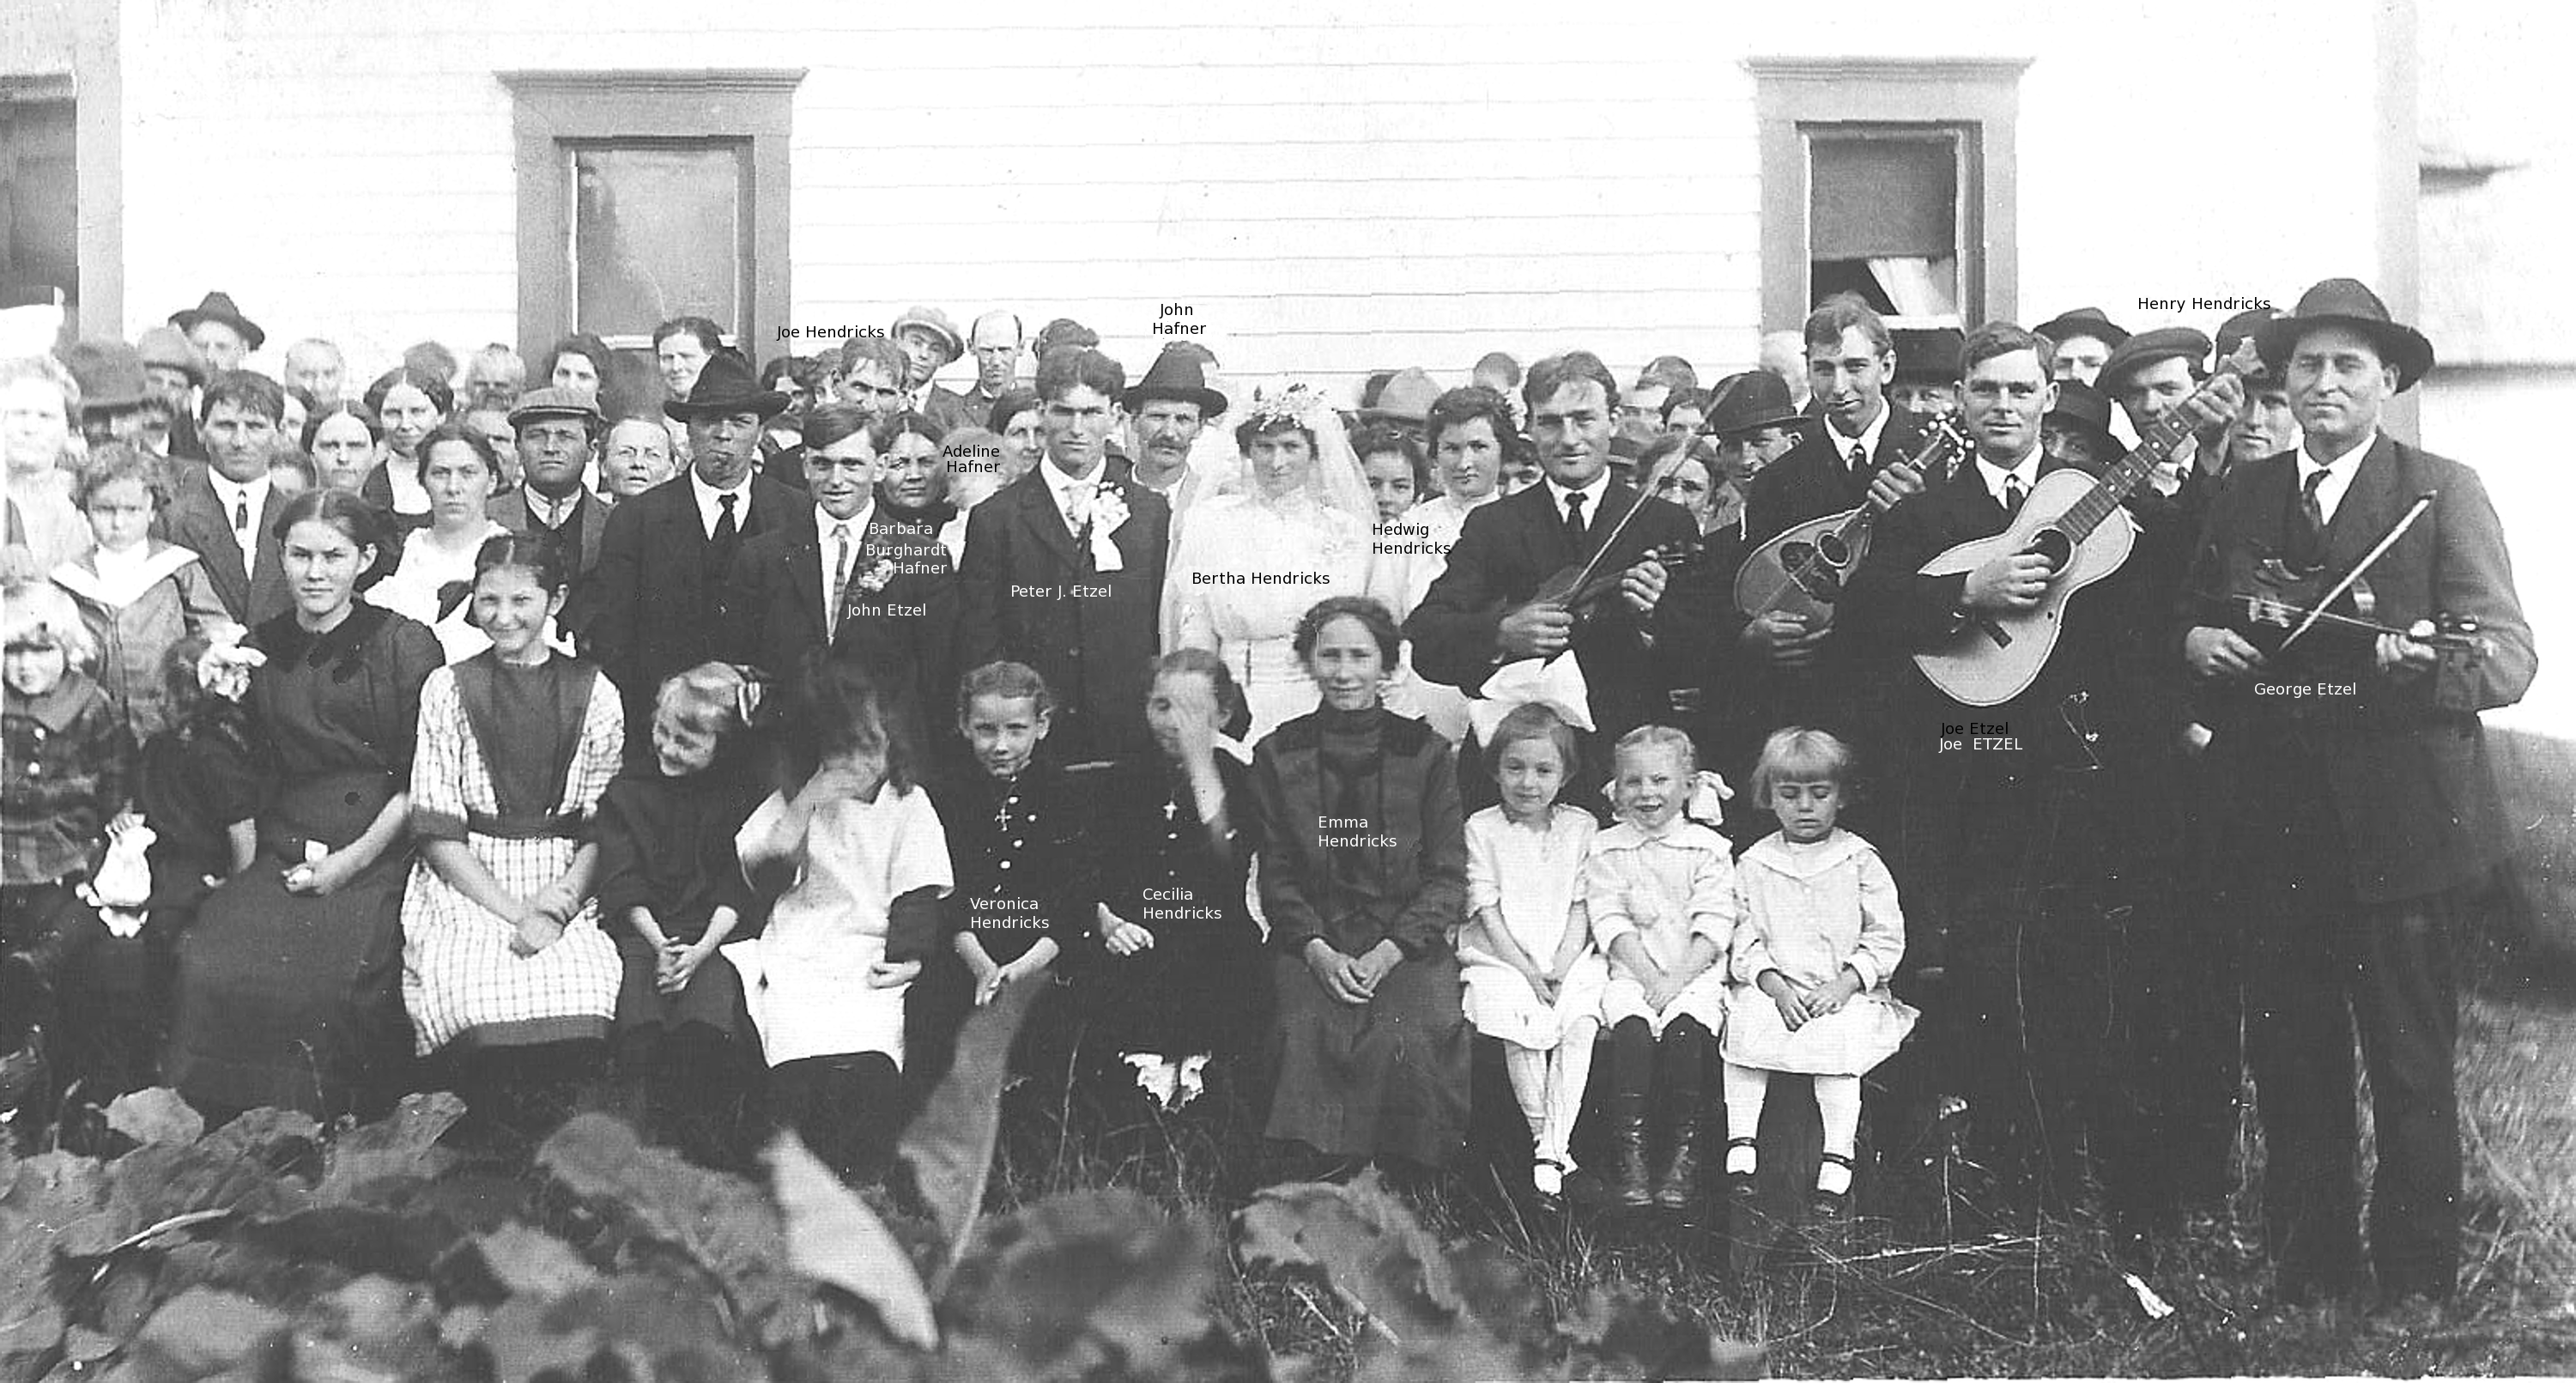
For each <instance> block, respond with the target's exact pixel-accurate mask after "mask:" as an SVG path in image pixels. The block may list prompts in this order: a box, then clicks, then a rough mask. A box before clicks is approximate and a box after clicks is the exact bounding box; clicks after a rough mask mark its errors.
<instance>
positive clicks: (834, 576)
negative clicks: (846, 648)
mask: <svg viewBox="0 0 2576 1383" xmlns="http://www.w3.org/2000/svg"><path fill="white" fill-rule="evenodd" d="M876 511H877V502H876V497H875V496H873V495H871V496H869V498H868V502H867V503H866V504H863V505H861V506H859V512H857V513H855V514H852V515H851V516H850V517H848V518H846V519H836V518H833V517H832V516H831V515H830V514H827V513H825V512H823V506H821V505H819V504H818V505H815V506H814V532H815V535H816V536H817V537H818V538H820V539H821V540H822V552H823V562H822V567H823V589H822V593H821V594H822V598H823V627H824V629H826V630H831V631H838V630H839V628H840V611H839V610H837V609H835V608H834V607H833V605H832V592H833V590H834V588H835V587H836V586H837V587H838V588H839V589H840V590H842V591H844V592H847V591H848V589H849V586H848V582H849V578H850V576H851V574H852V572H851V569H852V568H855V567H856V566H857V565H858V563H859V548H860V545H861V544H863V543H865V542H866V541H867V537H868V518H869V516H870V515H873V514H874V513H876ZM843 533H847V534H849V544H848V549H847V551H848V554H849V564H850V565H849V566H848V567H843V566H840V565H838V564H839V562H840V561H841V558H842V552H843V546H842V543H841V536H840V535H841V534H843Z"/></svg>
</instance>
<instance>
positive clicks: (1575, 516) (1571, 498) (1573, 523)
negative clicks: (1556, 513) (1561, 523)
mask: <svg viewBox="0 0 2576 1383" xmlns="http://www.w3.org/2000/svg"><path fill="white" fill-rule="evenodd" d="M1583 499H1584V495H1583V492H1582V491H1581V490H1576V491H1574V492H1573V493H1572V494H1569V495H1567V496H1566V497H1565V540H1566V541H1567V542H1569V543H1572V544H1573V545H1574V546H1576V547H1581V546H1583V535H1584V533H1585V532H1586V531H1587V530H1586V526H1585V524H1584V522H1583Z"/></svg>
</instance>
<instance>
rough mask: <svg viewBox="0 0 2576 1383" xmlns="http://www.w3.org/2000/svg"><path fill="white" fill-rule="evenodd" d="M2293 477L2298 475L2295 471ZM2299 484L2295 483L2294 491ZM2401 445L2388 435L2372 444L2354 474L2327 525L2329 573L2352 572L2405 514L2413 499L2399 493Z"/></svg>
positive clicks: (2292, 471) (2293, 470)
mask: <svg viewBox="0 0 2576 1383" xmlns="http://www.w3.org/2000/svg"><path fill="white" fill-rule="evenodd" d="M2291 474H2292V475H2294V476H2295V475H2296V474H2298V470H2297V468H2296V467H2295V466H2294V467H2292V468H2291ZM2296 485H2297V482H2295V481H2293V482H2292V488H2293V490H2295V489H2296ZM2398 491H2399V486H2398V483H2397V443H2395V442H2394V441H2391V440H2390V439H2389V436H2388V434H2387V433H2384V432H2383V433H2381V434H2380V435H2379V440H2377V441H2375V442H2373V443H2371V444H2370V450H2369V451H2367V452H2364V453H2363V454H2362V458H2361V467H2360V469H2358V470H2356V471H2354V472H2353V476H2352V484H2351V485H2350V486H2348V487H2347V488H2346V489H2345V490H2344V492H2343V502H2342V503H2341V504H2338V505H2336V506H2335V512H2334V518H2333V519H2332V520H2330V521H2329V522H2328V523H2327V524H2326V570H2327V571H2328V572H2331V573H2333V574H2335V575H2337V576H2340V575H2342V574H2343V573H2345V572H2347V571H2350V570H2352V565H2353V563H2355V562H2358V561H2360V560H2361V559H2362V557H2363V556H2364V555H2365V554H2366V553H2368V552H2369V551H2370V546H2371V544H2373V543H2376V542H2378V541H2379V540H2380V538H2381V537H2382V536H2383V535H2384V534H2386V533H2387V532H2388V527H2389V525H2391V524H2393V523H2395V522H2397V516H2398V515H2399V514H2401V513H2403V512H2404V511H2405V508H2406V505H2407V504H2408V503H2409V502H2410V501H2411V500H2412V499H2413V496H2411V495H2402V494H2400V493H2398Z"/></svg>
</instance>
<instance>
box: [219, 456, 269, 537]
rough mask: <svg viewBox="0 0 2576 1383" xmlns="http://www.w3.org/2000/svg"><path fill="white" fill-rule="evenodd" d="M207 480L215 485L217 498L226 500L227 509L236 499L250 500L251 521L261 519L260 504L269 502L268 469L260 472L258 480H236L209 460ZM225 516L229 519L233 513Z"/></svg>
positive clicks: (254, 521)
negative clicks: (217, 468)
mask: <svg viewBox="0 0 2576 1383" xmlns="http://www.w3.org/2000/svg"><path fill="white" fill-rule="evenodd" d="M206 481H207V483H208V484H211V485H213V486H214V487H215V496H216V498H218V499H221V500H222V501H224V506H225V508H227V509H230V508H231V507H232V503H233V501H234V500H248V501H250V513H251V521H252V522H253V523H257V522H258V521H259V510H260V506H261V505H264V504H266V503H268V473H267V472H266V471H262V472H260V476H259V479H257V480H235V479H233V478H231V477H230V476H227V475H225V474H224V473H223V472H222V471H219V470H216V469H215V467H214V464H213V463H212V462H208V463H207V465H206ZM224 517H225V519H226V520H227V521H229V520H230V519H231V518H232V515H230V514H229V513H228V514H226V515H225V516H224Z"/></svg>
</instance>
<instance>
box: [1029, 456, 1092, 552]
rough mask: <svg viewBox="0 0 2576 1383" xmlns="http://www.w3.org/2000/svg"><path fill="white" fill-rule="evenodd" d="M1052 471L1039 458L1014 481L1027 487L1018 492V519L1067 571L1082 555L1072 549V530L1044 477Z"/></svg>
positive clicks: (1052, 473) (1051, 473)
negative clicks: (1066, 526) (1017, 480)
mask: <svg viewBox="0 0 2576 1383" xmlns="http://www.w3.org/2000/svg"><path fill="white" fill-rule="evenodd" d="M1056 473H1057V472H1055V471H1053V470H1052V469H1050V467H1049V465H1048V463H1047V462H1044V461H1040V462H1039V463H1038V464H1037V468H1036V469H1035V470H1032V471H1030V472H1029V473H1028V474H1027V475H1026V476H1024V477H1022V478H1021V480H1020V481H1019V482H1018V483H1019V484H1022V485H1025V486H1027V487H1028V488H1027V489H1025V490H1023V491H1021V492H1020V522H1021V524H1022V525H1023V526H1025V527H1026V528H1028V530H1029V531H1030V532H1032V533H1034V534H1036V535H1037V539H1038V541H1039V542H1040V543H1043V544H1044V545H1045V546H1046V547H1047V548H1048V549H1049V550H1050V551H1052V552H1054V553H1055V555H1056V558H1057V560H1059V561H1061V562H1062V563H1064V566H1065V569H1066V570H1067V571H1078V570H1080V569H1081V567H1082V555H1081V554H1080V553H1078V552H1076V551H1075V550H1074V546H1073V534H1072V533H1070V532H1068V531H1066V529H1065V526H1064V511H1063V510H1060V509H1058V508H1056V507H1055V492H1054V490H1053V489H1052V488H1051V487H1050V485H1049V484H1048V477H1049V476H1051V475H1054V474H1056Z"/></svg>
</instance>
